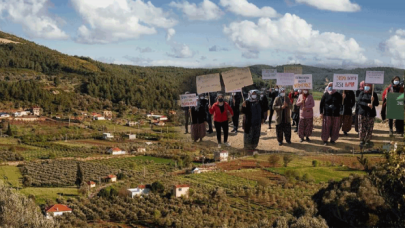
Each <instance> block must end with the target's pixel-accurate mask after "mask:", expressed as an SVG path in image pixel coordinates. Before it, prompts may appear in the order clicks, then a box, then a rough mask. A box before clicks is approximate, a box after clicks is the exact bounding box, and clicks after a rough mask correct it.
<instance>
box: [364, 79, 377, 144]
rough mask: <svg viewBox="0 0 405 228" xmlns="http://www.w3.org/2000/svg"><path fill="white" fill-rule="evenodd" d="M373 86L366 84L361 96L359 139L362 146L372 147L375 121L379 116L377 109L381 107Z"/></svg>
mask: <svg viewBox="0 0 405 228" xmlns="http://www.w3.org/2000/svg"><path fill="white" fill-rule="evenodd" d="M371 87H372V85H371V84H367V83H365V84H364V91H363V92H361V93H360V95H359V138H360V146H361V147H362V146H371V144H372V143H371V141H370V140H371V138H372V135H373V129H374V119H375V116H376V115H377V112H376V109H375V107H377V106H378V105H379V103H380V102H379V101H378V96H377V93H375V92H374V93H372V90H371Z"/></svg>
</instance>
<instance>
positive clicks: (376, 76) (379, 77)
mask: <svg viewBox="0 0 405 228" xmlns="http://www.w3.org/2000/svg"><path fill="white" fill-rule="evenodd" d="M365 83H370V84H380V85H382V84H384V71H366V80H365Z"/></svg>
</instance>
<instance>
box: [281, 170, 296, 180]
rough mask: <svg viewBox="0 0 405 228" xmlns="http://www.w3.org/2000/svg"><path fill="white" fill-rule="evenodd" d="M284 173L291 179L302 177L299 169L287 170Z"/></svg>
mask: <svg viewBox="0 0 405 228" xmlns="http://www.w3.org/2000/svg"><path fill="white" fill-rule="evenodd" d="M284 175H285V176H286V177H287V178H288V179H290V180H291V179H296V180H299V179H300V173H299V172H298V171H297V170H287V171H285V173H284Z"/></svg>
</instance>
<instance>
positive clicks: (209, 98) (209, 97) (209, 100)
mask: <svg viewBox="0 0 405 228" xmlns="http://www.w3.org/2000/svg"><path fill="white" fill-rule="evenodd" d="M208 102H209V104H210V105H211V96H210V93H208Z"/></svg>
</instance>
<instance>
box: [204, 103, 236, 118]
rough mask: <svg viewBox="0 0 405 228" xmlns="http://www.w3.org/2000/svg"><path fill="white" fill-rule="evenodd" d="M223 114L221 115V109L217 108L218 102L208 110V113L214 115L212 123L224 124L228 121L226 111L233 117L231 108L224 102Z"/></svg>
mask: <svg viewBox="0 0 405 228" xmlns="http://www.w3.org/2000/svg"><path fill="white" fill-rule="evenodd" d="M224 108H225V109H224V112H222V113H221V109H220V108H219V105H218V102H215V103H214V104H213V105H212V107H211V108H210V113H211V115H212V114H213V115H214V121H215V122H225V121H228V112H227V111H226V110H228V111H229V113H231V115H232V116H233V111H232V108H231V106H230V105H229V104H228V103H226V102H224Z"/></svg>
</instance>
